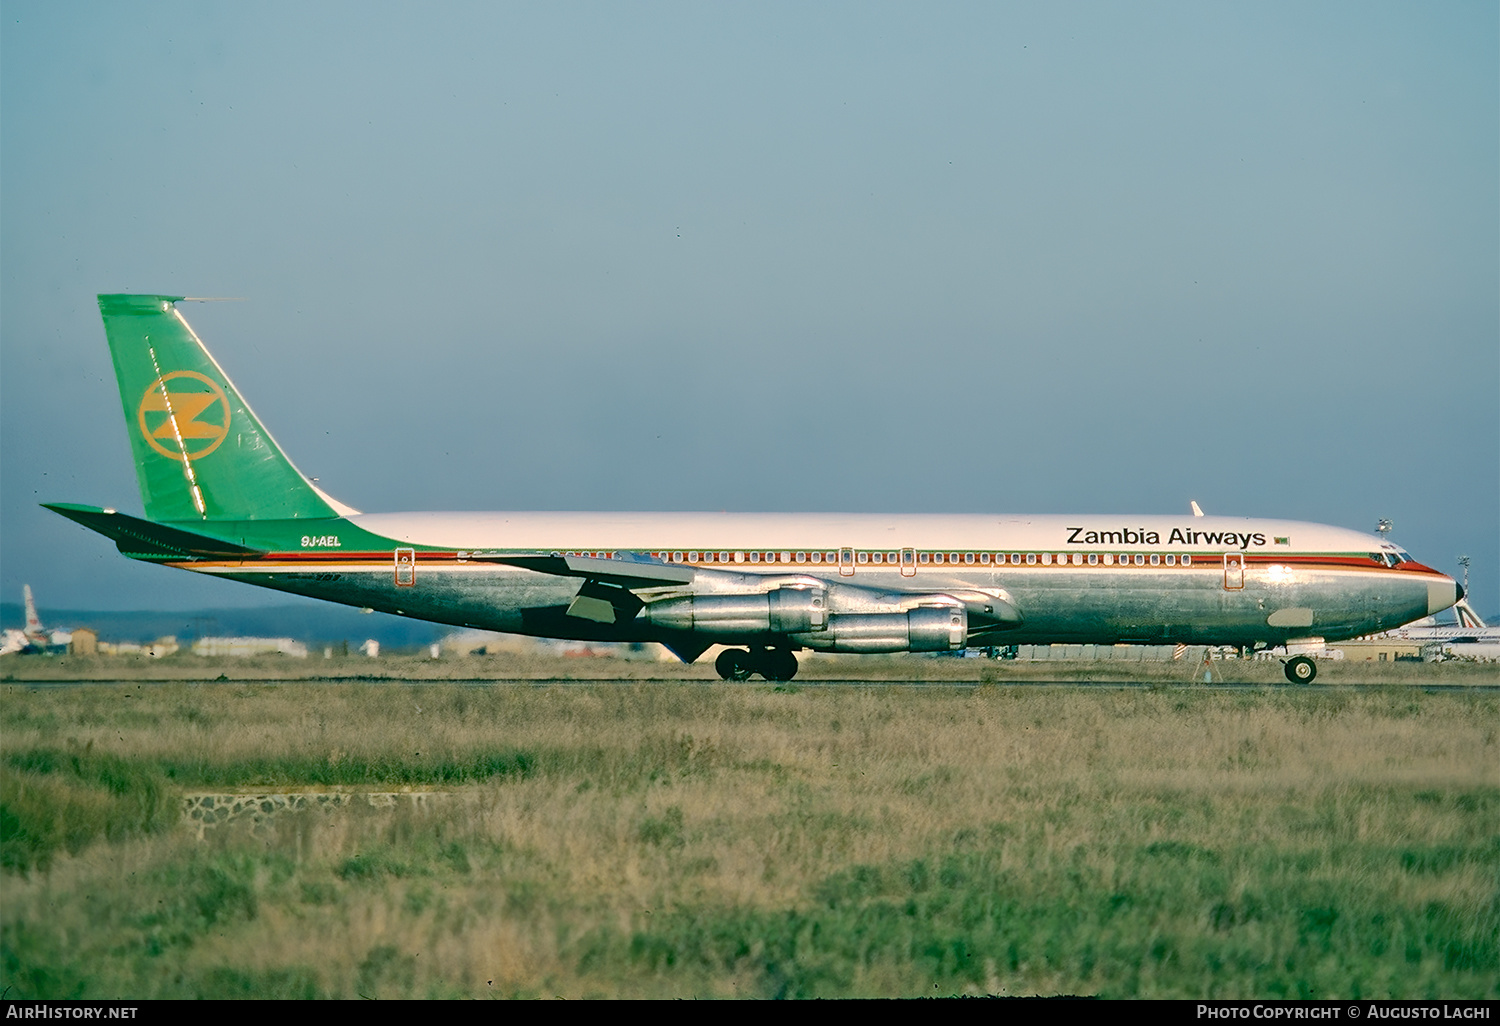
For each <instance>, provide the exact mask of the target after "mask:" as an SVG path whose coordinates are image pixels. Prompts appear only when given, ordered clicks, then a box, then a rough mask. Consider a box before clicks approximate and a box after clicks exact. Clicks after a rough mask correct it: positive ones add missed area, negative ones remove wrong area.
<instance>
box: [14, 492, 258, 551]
mask: <svg viewBox="0 0 1500 1026" xmlns="http://www.w3.org/2000/svg"><path fill="white" fill-rule="evenodd" d="M42 505H43V506H45V507H46V508H47V509H50V510H51V511H52V512H54V513H61V514H62V515H63V516H65V517H67V518H68V519H69V520H73V521H76V522H77V523H80V524H82V525H83V526H84V527H87V528H88V529H89V530H91V531H98V532H99V533H100V534H102V535H104V536H105V537H106V538H109V539H111V540H112V541H113V542H114V543H115V547H116V548H117V549H119V550H120V551H121V552H123V553H124V554H125V555H127V556H131V557H133V558H135V559H245V558H254V557H258V556H263V555H265V553H264V552H262V551H261V550H260V549H250V548H246V547H245V546H243V545H236V544H234V543H233V542H227V541H220V540H219V539H217V538H208V537H205V536H203V535H201V534H194V533H192V532H191V531H182V530H179V529H177V528H175V527H167V526H165V525H163V524H154V523H152V522H151V521H149V520H141V519H139V518H137V517H132V516H127V515H126V514H124V513H117V512H115V511H114V510H112V509H100V508H99V507H98V506H80V505H77V504H76V503H71V502H44V503H42Z"/></svg>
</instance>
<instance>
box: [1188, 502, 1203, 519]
mask: <svg viewBox="0 0 1500 1026" xmlns="http://www.w3.org/2000/svg"><path fill="white" fill-rule="evenodd" d="M1188 505H1189V506H1191V507H1193V516H1195V517H1201V516H1202V515H1203V507H1201V506H1199V505H1198V503H1197V502H1196V501H1194V500H1192V499H1189V500H1188Z"/></svg>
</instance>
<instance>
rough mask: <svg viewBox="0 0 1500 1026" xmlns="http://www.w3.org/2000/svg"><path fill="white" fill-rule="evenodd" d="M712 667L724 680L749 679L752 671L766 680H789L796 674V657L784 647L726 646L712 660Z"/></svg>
mask: <svg viewBox="0 0 1500 1026" xmlns="http://www.w3.org/2000/svg"><path fill="white" fill-rule="evenodd" d="M714 669H715V670H718V671H719V676H720V677H722V678H724V679H725V680H749V679H750V675H751V674H753V673H758V674H760V675H761V676H762V677H764V678H765V679H766V680H776V681H783V680H791V679H792V678H793V677H795V676H797V657H796V656H794V655H792V653H790V652H788V651H787V650H786V649H784V648H753V649H751V650H750V651H748V652H746V651H745V650H744V649H740V648H726V649H725V650H724V651H722V652H720V653H719V658H718V659H716V660H714Z"/></svg>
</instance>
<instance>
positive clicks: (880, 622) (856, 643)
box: [795, 606, 969, 652]
mask: <svg viewBox="0 0 1500 1026" xmlns="http://www.w3.org/2000/svg"><path fill="white" fill-rule="evenodd" d="M968 636H969V614H968V611H967V610H965V609H964V607H963V606H919V607H917V608H916V609H909V610H907V611H906V612H904V613H842V614H835V615H833V616H831V617H829V620H828V629H827V630H826V631H824V632H822V633H820V634H811V635H806V636H803V637H799V638H796V639H795V640H796V641H797V642H799V643H800V644H803V645H806V646H807V647H808V648H812V649H817V650H818V651H821V652H952V651H956V650H957V649H960V648H963V647H964V644H965V643H966V642H967V641H968Z"/></svg>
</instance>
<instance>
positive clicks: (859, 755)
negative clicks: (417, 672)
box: [0, 683, 1500, 997]
mask: <svg viewBox="0 0 1500 1026" xmlns="http://www.w3.org/2000/svg"><path fill="white" fill-rule="evenodd" d="M4 699H5V701H4V712H3V733H0V754H3V756H4V761H3V762H0V769H3V771H4V787H5V790H4V793H3V798H4V801H5V803H6V806H7V808H11V809H22V810H23V813H24V815H23V816H22V817H21V819H22V820H25V822H21V820H16V818H15V817H16V814H15V813H7V814H6V815H8V816H10V817H11V819H9V820H7V821H6V822H7V830H8V832H10V833H11V834H12V835H13V836H14V833H15V831H16V830H17V829H21V828H23V827H24V828H28V829H30V828H31V827H29V826H28V824H30V823H31V822H32V821H31V820H26V819H25V817H27V816H30V817H33V818H35V817H45V815H46V814H47V810H48V809H49V808H51V807H52V805H51V804H49V803H53V804H56V803H58V802H63V801H65V800H73V799H76V800H77V801H79V802H84V800H85V799H87V801H88V802H93V803H95V804H100V803H103V804H105V805H108V804H109V802H108V801H105V799H104V798H101V797H100V796H101V795H106V796H109V795H113V798H112V799H111V800H112V801H113V802H114V803H115V805H116V806H118V805H119V804H120V803H122V802H124V803H126V804H128V803H129V801H131V800H132V799H131V796H132V795H134V794H135V793H136V791H137V790H139V789H140V788H144V787H147V786H148V784H149V785H150V786H165V787H167V788H168V789H169V790H171V791H173V792H174V793H180V792H193V791H195V790H205V789H221V790H233V789H240V790H253V789H254V788H255V787H256V786H265V785H269V784H271V783H273V781H271V780H269V779H265V778H264V776H265V774H267V773H272V772H274V773H277V774H281V776H280V777H278V778H277V781H276V782H275V783H276V787H277V788H278V789H286V790H296V789H297V788H296V787H293V786H288V785H289V782H292V781H293V780H294V778H296V776H297V775H298V773H299V772H300V773H302V774H303V775H304V776H305V777H306V778H307V779H324V778H320V777H318V774H319V773H322V772H326V770H327V768H328V767H329V766H331V765H332V766H337V765H340V764H347V763H349V762H351V761H357V762H359V763H360V764H361V765H369V766H377V767H382V769H381V770H380V772H382V773H389V774H395V775H398V776H400V778H401V779H402V780H404V781H405V782H406V783H405V785H404V786H407V787H410V788H414V789H424V788H426V787H429V786H432V787H436V789H439V790H444V791H446V792H447V793H446V794H445V795H444V796H442V797H440V798H437V799H434V800H433V801H431V802H430V803H428V805H427V806H426V807H425V808H422V809H417V808H408V807H403V808H399V809H397V810H394V811H390V810H385V811H382V810H371V809H352V810H347V811H344V812H340V813H336V814H331V815H325V814H322V813H309V814H303V815H298V816H290V817H288V818H286V819H284V820H282V821H280V822H278V823H277V824H276V825H275V827H274V830H273V832H272V833H271V834H270V835H267V836H252V835H250V834H249V833H246V832H243V831H237V830H235V829H232V828H221V829H219V830H217V831H210V835H209V838H208V840H206V841H205V842H198V841H196V840H194V839H192V837H191V835H190V834H189V833H188V832H186V831H184V830H181V829H178V828H165V827H164V826H163V825H162V824H161V823H160V822H159V821H155V820H152V821H149V822H143V823H142V824H140V825H139V827H138V828H137V829H118V828H117V829H114V830H113V832H112V833H111V831H110V830H109V829H106V828H105V827H102V826H101V827H99V828H98V829H97V830H95V831H94V833H93V834H92V835H88V833H87V831H86V830H85V831H84V832H83V835H81V840H80V841H79V843H77V844H76V845H69V844H66V843H63V842H58V845H57V846H56V850H55V851H54V853H53V855H52V856H51V859H50V861H47V860H42V861H38V862H35V863H34V864H33V867H32V868H31V869H30V871H29V873H28V872H20V871H16V870H13V871H12V872H10V873H9V874H8V875H6V876H5V877H3V878H0V885H3V887H4V889H5V902H4V909H3V913H0V916H3V927H4V962H3V972H4V978H3V980H0V984H4V985H10V986H12V987H13V990H12V993H18V994H20V995H22V996H52V997H64V996H75V995H76V996H82V995H91V996H101V995H117V996H127V995H129V996H191V995H205V996H235V995H238V994H250V995H262V996H270V995H274V994H281V995H287V996H304V995H305V996H312V995H343V996H355V995H357V994H365V995H367V996H426V995H433V996H470V995H486V994H495V995H505V996H510V995H522V996H528V995H529V996H543V995H551V994H561V995H565V996H584V995H590V994H608V995H622V996H625V995H630V996H669V995H682V996H686V995H702V996H713V995H719V996H734V995H836V994H855V995H882V994H891V995H895V994H906V995H914V994H931V993H941V994H947V993H963V992H994V993H1008V994H1017V993H1104V994H1114V995H1152V996H1209V995H1218V996H1281V995H1284V996H1294V997H1295V996H1299V995H1306V996H1328V997H1333V996H1365V997H1372V996H1386V995H1406V996H1428V995H1442V994H1446V995H1452V996H1459V995H1463V996H1489V997H1494V996H1497V993H1500V990H1497V982H1496V981H1497V980H1500V964H1497V941H1496V933H1497V930H1500V885H1497V877H1500V836H1497V830H1496V823H1497V818H1500V779H1497V776H1500V745H1497V727H1500V716H1497V706H1500V700H1497V699H1496V698H1495V697H1493V696H1490V695H1487V694H1472V693H1449V694H1424V693H1421V692H1415V691H1388V690H1384V689H1382V690H1379V691H1373V692H1331V693H1311V694H1309V693H1305V692H1300V693H1299V692H1296V691H1291V690H1284V691H1277V692H1264V693H1262V692H1241V693H1231V692H1212V691H1208V690H1205V689H1197V690H1192V691H1113V690H1100V691H1094V690H1066V689H1034V688H1032V689H1028V688H1011V687H999V686H993V685H986V686H981V687H978V688H973V687H967V688H941V687H935V688H921V689H914V688H860V689H854V688H818V687H803V688H801V689H772V688H770V687H743V686H740V687H712V686H703V685H699V684H691V683H683V684H656V685H623V686H622V685H601V686H593V685H568V686H545V687H534V686H505V687H489V688H475V687H462V686H456V685H448V684H422V685H410V686H377V687H370V686H359V685H305V684H303V685H293V684H286V685H249V684H220V685H199V686H177V685H169V686H155V687H124V686H117V687H78V688H45V689H27V688H23V687H19V686H14V685H7V686H6V687H5V691H4ZM39 752H40V753H53V754H52V755H49V756H48V758H49V759H51V761H50V762H49V761H47V760H45V759H39V758H38V757H37V756H36V754H35V753H39ZM68 753H72V754H71V755H69V754H68ZM506 753H510V754H511V755H514V754H515V753H520V754H521V755H524V757H525V759H526V760H529V761H527V762H526V763H525V767H526V768H525V771H524V772H497V773H496V774H494V775H492V776H490V777H489V778H487V779H486V780H484V781H483V782H479V783H470V784H466V785H463V786H460V787H445V786H438V785H428V784H425V783H423V780H424V774H425V775H427V776H429V777H430V776H432V775H434V774H437V773H438V772H439V770H438V769H437V767H441V766H445V765H465V766H477V765H481V764H484V760H485V759H487V758H492V757H496V758H498V756H499V755H505V754H506ZM63 756H66V757H67V758H63ZM68 758H71V759H72V761H71V762H68V761H67V759H68ZM28 759H29V760H30V761H27V760H28ZM101 767H102V768H101ZM111 767H112V768H111ZM122 767H123V768H129V769H130V772H126V770H125V769H122ZM267 767H272V769H268V768H267ZM299 767H300V769H299ZM131 773H135V774H137V775H138V776H139V781H138V782H134V783H133V782H132V781H136V777H132V776H131V775H130V774H131ZM111 774H113V776H111ZM258 775H259V776H258ZM382 779H385V778H382ZM110 781H115V782H116V783H110ZM142 782H144V783H142ZM210 785H211V786H210ZM112 787H113V788H115V790H111V788H112ZM49 788H50V789H51V790H50V791H49V790H47V789H49ZM372 789H374V788H372ZM383 789H390V788H383ZM39 794H40V795H42V799H37V800H35V801H32V802H31V804H29V805H28V804H27V802H28V801H29V800H31V799H33V798H36V796H37V795H39ZM28 796H30V798H28ZM70 796H71V797H70ZM43 799H44V800H43ZM84 804H85V805H86V804H87V802H84ZM137 804H139V803H138V802H137ZM80 807H82V806H80ZM130 807H131V808H134V807H135V806H130ZM80 815H82V813H80ZM16 824H19V826H17V825H16ZM35 829H37V830H40V829H41V827H35ZM54 833H55V834H57V835H58V836H61V835H62V834H63V833H66V831H61V830H58V831H54ZM70 848H71V850H72V852H73V854H71V855H70V854H68V851H69V849H70ZM43 866H45V867H46V868H43Z"/></svg>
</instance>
